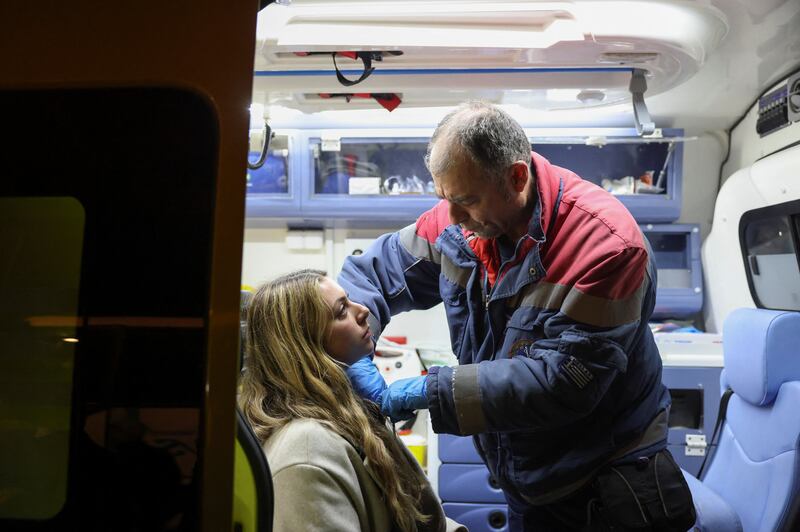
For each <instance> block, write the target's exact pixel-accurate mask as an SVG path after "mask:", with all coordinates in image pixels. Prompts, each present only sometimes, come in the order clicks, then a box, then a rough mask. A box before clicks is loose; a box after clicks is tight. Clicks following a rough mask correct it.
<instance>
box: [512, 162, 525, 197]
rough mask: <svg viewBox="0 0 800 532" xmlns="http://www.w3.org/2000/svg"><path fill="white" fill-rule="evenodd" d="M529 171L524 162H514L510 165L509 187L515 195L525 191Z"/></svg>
mask: <svg viewBox="0 0 800 532" xmlns="http://www.w3.org/2000/svg"><path fill="white" fill-rule="evenodd" d="M529 172H530V169H529V168H528V164H527V163H526V162H525V161H516V162H514V163H513V164H512V165H511V186H512V187H513V188H514V190H515V191H516V192H517V193H520V192H522V191H523V190H525V185H527V184H528V179H529V177H530V173H529Z"/></svg>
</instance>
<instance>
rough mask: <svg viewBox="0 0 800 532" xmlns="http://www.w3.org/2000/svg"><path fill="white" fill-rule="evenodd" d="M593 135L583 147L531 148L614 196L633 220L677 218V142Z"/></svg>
mask: <svg viewBox="0 0 800 532" xmlns="http://www.w3.org/2000/svg"><path fill="white" fill-rule="evenodd" d="M597 133H599V135H597V136H592V132H587V134H588V135H589V136H587V139H588V142H589V143H588V144H587V141H585V142H584V143H583V144H578V143H559V142H558V140H557V139H553V138H549V139H547V140H546V141H544V142H542V141H539V142H537V139H536V138H533V150H534V151H535V152H537V153H539V154H540V155H542V156H544V157H545V158H546V159H548V160H549V161H550V162H551V163H553V164H555V165H557V166H561V167H563V168H567V169H569V170H572V171H573V172H575V173H576V174H578V175H579V176H581V177H582V178H583V179H585V180H587V181H591V182H592V183H594V184H596V185H598V186H600V187H602V188H603V189H605V190H607V191H609V192H611V193H612V194H614V195H615V196H617V197H618V199H619V200H620V201H621V202H622V203H623V204H624V205H625V206H626V207H627V208H628V210H629V211H631V214H633V217H634V218H636V220H637V221H639V222H653V223H661V222H673V221H675V220H677V219H678V218H679V217H680V214H681V166H682V160H683V144H682V143H681V142H674V143H671V142H657V141H653V142H648V141H647V139H645V140H644V141H642V139H641V138H638V139H637V138H634V137H635V132H633V131H631V132H630V137H631V138H630V140H629V141H628V142H626V141H625V139H624V138H614V137H607V138H606V137H604V136H602V133H601V132H597ZM619 134H620V133H617V135H619ZM662 134H664V136H665V137H670V136H679V135H681V134H682V131H681V130H664V131H662ZM591 139H595V140H594V141H592V140H591ZM662 140H663V139H662ZM592 142H595V143H596V144H594V143H592Z"/></svg>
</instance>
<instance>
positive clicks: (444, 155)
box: [425, 101, 531, 182]
mask: <svg viewBox="0 0 800 532" xmlns="http://www.w3.org/2000/svg"><path fill="white" fill-rule="evenodd" d="M440 140H441V141H442V142H445V143H446V144H443V146H444V147H445V149H446V151H445V152H442V151H441V148H442V146H440V151H439V154H438V157H437V158H436V159H437V160H436V161H431V149H432V147H433V146H434V145H435V144H436V143H437V141H440ZM458 151H460V152H462V153H463V154H465V155H466V156H467V157H469V158H470V159H471V160H472V161H473V162H474V163H476V164H477V165H478V166H479V167H480V168H481V169H482V170H483V171H484V173H485V174H486V176H487V177H489V178H490V179H492V180H495V181H496V182H500V181H501V180H502V178H503V176H504V175H505V173H506V171H507V170H508V169H509V168H510V167H511V165H512V164H513V163H514V162H516V161H525V162H526V163H528V165H530V162H531V143H530V141H529V140H528V137H527V136H526V135H525V131H524V130H523V129H522V126H520V125H519V123H518V122H517V121H516V120H514V119H513V118H511V116H510V115H509V114H508V113H506V112H505V111H503V110H502V109H500V108H498V107H496V106H494V105H492V104H490V103H488V102H483V101H469V102H465V103H463V104H461V105H459V106H458V107H457V108H456V109H455V110H453V111H451V112H449V113H448V114H447V115H445V117H444V118H443V119H442V121H441V122H439V125H438V126H436V131H434V132H433V136H432V137H431V140H430V142H429V143H428V152H427V154H426V155H425V165H426V166H427V167H428V171H430V173H431V175H434V176H435V175H442V174H443V173H446V172H447V171H448V170H449V169H450V166H451V165H452V162H453V155H456V153H457V152H458ZM454 152H456V153H454Z"/></svg>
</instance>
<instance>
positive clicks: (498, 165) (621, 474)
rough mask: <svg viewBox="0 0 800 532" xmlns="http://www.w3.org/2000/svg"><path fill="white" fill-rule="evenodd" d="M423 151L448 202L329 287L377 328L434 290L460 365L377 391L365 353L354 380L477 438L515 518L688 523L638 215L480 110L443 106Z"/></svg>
mask: <svg viewBox="0 0 800 532" xmlns="http://www.w3.org/2000/svg"><path fill="white" fill-rule="evenodd" d="M426 162H427V164H428V167H429V169H430V172H431V175H432V176H433V178H434V182H435V185H436V191H437V194H438V195H439V197H441V198H442V201H440V202H439V203H438V204H437V205H436V206H435V207H434V208H432V209H431V210H429V211H428V212H426V213H424V214H423V215H422V216H420V217H419V219H418V220H417V222H416V223H415V224H412V225H410V226H408V227H406V228H404V229H401V230H400V231H398V232H396V233H393V234H389V235H384V236H382V237H381V238H379V239H378V240H377V241H376V242H375V244H374V245H373V246H371V247H370V248H369V249H368V250H367V252H366V253H364V254H363V255H361V256H358V257H350V258H348V260H347V261H346V262H345V264H344V267H343V269H342V273H341V274H340V277H339V282H340V283H341V285H342V286H343V287H344V288H345V290H346V291H348V293H349V296H350V298H351V299H353V300H355V301H358V302H360V303H363V304H364V305H366V306H367V307H368V308H369V309H370V313H371V316H370V318H369V320H370V327H371V330H372V331H373V334H375V335H378V334H379V333H380V331H381V330H382V329H383V327H384V326H385V325H386V324H387V323H388V322H389V319H390V317H391V315H393V314H396V313H398V312H403V311H406V310H411V309H420V308H423V309H424V308H429V307H431V306H433V305H435V304H437V303H439V302H440V301H444V306H445V311H446V313H447V320H448V324H449V327H450V338H451V342H452V346H453V352H454V353H455V354H456V356H457V357H458V360H459V366H457V367H454V368H450V367H441V368H439V367H434V368H431V369H430V370H429V372H428V375H426V376H422V377H417V378H413V379H405V380H402V381H398V382H395V383H393V384H392V385H391V386H389V387H388V388H387V387H386V384H385V383H384V382H383V380H382V378H381V377H380V375H379V374H378V372H377V369H375V366H374V365H373V364H372V363H371V362H370V361H369V360H368V359H363V360H361V361H359V362H357V363H355V364H354V365H353V366H351V368H350V370H349V375H350V378H351V381H352V382H353V385H354V387H355V388H356V390H357V391H358V392H359V393H361V394H362V395H363V396H365V397H367V398H369V399H372V400H374V401H376V402H378V403H379V404H380V405H381V408H382V410H383V412H384V413H385V414H387V415H389V416H391V417H392V418H393V419H395V420H397V419H403V418H407V417H409V416H410V415H411V413H412V412H413V410H415V409H419V408H428V409H429V410H430V415H431V421H432V424H433V430H434V431H435V432H437V433H449V434H459V435H473V436H475V438H474V441H475V445H476V448H477V449H478V451H479V453H480V454H481V456H482V458H483V460H484V461H485V463H486V465H487V467H488V468H489V470H490V472H491V474H492V476H493V477H494V478H495V479H496V480H497V482H498V484H499V485H500V486H501V487H502V489H503V491H504V493H505V495H506V498H507V500H508V503H509V513H510V515H509V522H510V527H511V530H516V531H521V530H571V529H574V530H584V529H588V530H605V529H613V530H626V529H629V528H631V529H633V528H636V529H644V530H647V529H654V530H681V531H685V530H687V529H688V528H689V527H690V526H691V525H692V524H693V522H694V508H693V505H692V500H691V494H690V493H689V490H688V487H687V486H686V483H685V481H684V480H683V477H682V475H681V473H680V470H679V469H678V467H677V466H676V465H675V462H674V460H673V459H672V457H671V456H670V455H669V453H668V452H667V451H666V450H665V448H666V438H667V409H668V407H669V404H670V399H669V393H668V392H667V389H666V388H665V387H664V385H663V384H662V383H661V359H660V356H659V353H658V350H657V348H656V345H655V341H654V339H653V336H652V334H651V332H650V329H649V327H648V319H649V317H650V315H651V314H652V311H653V305H654V303H655V287H656V280H655V267H654V264H653V262H652V260H651V258H649V255H648V250H647V243H646V241H645V239H644V237H643V235H642V233H641V231H640V230H639V228H638V226H637V224H636V222H635V221H634V220H633V218H632V217H631V215H630V213H629V212H628V211H627V210H626V209H625V207H624V206H623V205H622V204H621V203H620V202H619V201H618V200H617V199H615V198H614V197H613V196H611V195H610V194H608V193H607V192H605V191H603V190H602V189H600V188H599V187H597V186H595V185H593V184H591V183H588V182H586V181H583V180H582V179H581V178H580V177H578V176H577V175H575V174H574V173H572V172H569V171H568V170H565V169H563V168H559V167H557V166H553V165H551V164H550V163H549V162H548V161H547V160H546V159H544V158H542V157H541V156H539V155H537V154H535V153H531V151H530V143H529V141H528V139H527V137H526V135H525V133H524V131H523V129H522V127H521V126H520V125H519V124H518V123H517V122H515V121H514V120H513V119H512V118H511V117H510V116H509V115H507V114H506V113H505V112H503V111H501V110H500V109H498V108H496V107H494V106H491V105H489V104H485V103H481V102H471V103H468V104H465V105H462V106H460V107H459V108H457V109H456V110H455V111H453V112H451V113H450V114H448V115H447V116H446V117H445V118H444V119H443V120H442V122H441V123H440V124H439V126H438V127H437V129H436V131H435V132H434V135H433V137H432V139H431V141H430V144H429V147H428V154H427V156H426ZM612 527H613V528H612ZM637 527H638V528H637Z"/></svg>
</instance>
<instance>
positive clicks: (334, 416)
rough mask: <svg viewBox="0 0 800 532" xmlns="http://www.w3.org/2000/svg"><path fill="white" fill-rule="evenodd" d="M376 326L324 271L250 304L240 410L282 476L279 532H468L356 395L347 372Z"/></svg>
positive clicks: (270, 286) (276, 478)
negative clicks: (447, 516) (371, 326)
mask: <svg viewBox="0 0 800 532" xmlns="http://www.w3.org/2000/svg"><path fill="white" fill-rule="evenodd" d="M367 316H368V310H367V309H366V307H364V306H362V305H358V304H356V303H353V302H351V301H349V300H348V299H347V295H346V294H345V292H344V290H343V289H342V288H341V287H340V286H339V285H338V284H337V283H336V282H335V281H333V280H332V279H330V278H328V277H326V276H325V273H324V272H321V271H317V270H301V271H298V272H295V273H291V274H288V275H285V276H283V277H280V278H278V279H276V280H274V281H272V282H269V283H266V284H264V285H263V286H261V287H260V288H259V289H258V290H257V291H256V293H255V294H254V295H253V297H252V300H251V301H250V304H249V306H248V310H247V343H246V345H247V369H246V371H245V372H244V376H243V379H242V393H241V395H240V399H239V403H240V407H241V410H242V412H243V413H244V415H245V417H246V418H247V420H248V421H249V422H250V424H251V426H252V427H253V430H254V431H255V433H256V435H257V436H258V438H259V440H260V441H261V442H262V443H263V447H264V451H265V453H266V455H267V461H268V462H269V465H270V470H271V472H272V477H273V484H274V491H275V521H274V525H275V530H277V531H286V532H295V531H300V530H325V531H337V530H341V531H348V532H350V531H355V530H361V531H365V532H366V531H390V530H400V531H404V532H405V531H423V530H434V531H444V530H465V529H464V528H463V527H460V528H457V526H458V525H456V524H455V523H454V522H452V521H450V520H446V519H445V517H444V514H443V512H442V509H441V507H440V506H439V503H438V501H437V500H436V497H435V495H434V494H433V492H432V490H431V488H430V485H429V484H428V482H427V479H426V478H425V476H424V475H423V473H422V471H421V470H420V469H419V466H418V465H417V464H416V462H415V461H414V459H413V457H412V456H411V455H410V454H409V453H408V452H407V451H405V449H404V447H403V446H402V444H401V443H400V442H399V440H398V439H397V437H396V436H395V435H394V433H393V432H392V431H391V430H390V428H389V427H387V425H386V420H385V419H384V418H382V417H381V414H380V411H379V410H378V408H377V406H376V405H374V404H372V403H369V402H366V401H362V400H361V399H360V398H359V397H357V396H356V394H355V393H354V392H353V389H352V388H351V385H350V381H349V380H348V378H347V375H346V374H345V371H344V369H345V368H346V367H347V366H348V365H349V364H352V363H353V362H355V361H356V360H358V359H359V358H361V357H363V356H364V355H365V354H367V353H369V352H371V351H372V349H373V347H374V346H373V341H372V335H371V331H370V330H369V326H368V325H367Z"/></svg>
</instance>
